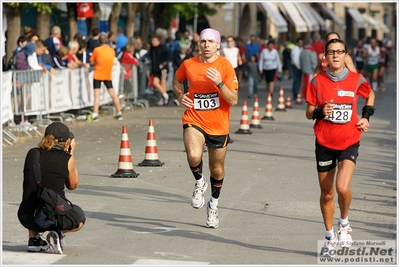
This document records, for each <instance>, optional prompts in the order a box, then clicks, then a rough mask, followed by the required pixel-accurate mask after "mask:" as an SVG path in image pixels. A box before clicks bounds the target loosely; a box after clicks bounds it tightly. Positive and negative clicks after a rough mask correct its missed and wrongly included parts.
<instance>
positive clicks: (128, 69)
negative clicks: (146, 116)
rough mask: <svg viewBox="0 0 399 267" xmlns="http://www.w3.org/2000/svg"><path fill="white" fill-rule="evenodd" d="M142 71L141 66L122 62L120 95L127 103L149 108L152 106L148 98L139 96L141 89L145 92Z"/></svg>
mask: <svg viewBox="0 0 399 267" xmlns="http://www.w3.org/2000/svg"><path fill="white" fill-rule="evenodd" d="M141 72H142V71H141V70H140V66H136V65H133V64H121V72H120V73H121V74H120V75H121V76H120V79H119V81H120V82H119V97H120V98H121V99H124V100H125V104H126V105H132V106H139V107H141V108H143V109H147V108H149V106H150V102H149V101H148V100H147V99H143V98H139V96H140V93H139V91H143V92H144V89H143V86H142V83H143V82H142V81H141V79H142V77H141V76H142V73H141ZM144 75H145V72H144ZM144 88H145V87H144ZM139 89H140V90H139ZM132 108H133V107H132Z"/></svg>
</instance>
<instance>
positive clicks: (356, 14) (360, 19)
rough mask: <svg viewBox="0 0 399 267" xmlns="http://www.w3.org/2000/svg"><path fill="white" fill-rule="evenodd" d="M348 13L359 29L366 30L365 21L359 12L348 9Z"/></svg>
mask: <svg viewBox="0 0 399 267" xmlns="http://www.w3.org/2000/svg"><path fill="white" fill-rule="evenodd" d="M348 13H349V14H350V15H351V17H352V18H353V20H354V21H355V22H356V24H357V27H358V28H359V29H364V28H366V21H365V20H364V18H363V17H362V14H360V12H359V10H358V9H356V8H348Z"/></svg>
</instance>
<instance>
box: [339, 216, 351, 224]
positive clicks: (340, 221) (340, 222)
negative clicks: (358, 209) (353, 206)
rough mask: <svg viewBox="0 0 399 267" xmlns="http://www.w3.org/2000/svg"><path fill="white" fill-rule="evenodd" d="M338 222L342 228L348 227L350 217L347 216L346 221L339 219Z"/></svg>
mask: <svg viewBox="0 0 399 267" xmlns="http://www.w3.org/2000/svg"><path fill="white" fill-rule="evenodd" d="M338 222H339V224H341V225H342V226H346V225H348V223H349V220H348V216H346V218H345V219H341V218H339V220H338Z"/></svg>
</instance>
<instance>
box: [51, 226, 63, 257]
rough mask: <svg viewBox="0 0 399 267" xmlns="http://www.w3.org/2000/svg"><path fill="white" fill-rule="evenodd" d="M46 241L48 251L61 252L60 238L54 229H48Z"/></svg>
mask: <svg viewBox="0 0 399 267" xmlns="http://www.w3.org/2000/svg"><path fill="white" fill-rule="evenodd" d="M47 242H48V244H49V245H50V246H49V248H48V249H47V252H48V253H53V254H62V248H61V242H60V238H59V236H58V234H57V232H56V231H50V232H49V233H48V235H47Z"/></svg>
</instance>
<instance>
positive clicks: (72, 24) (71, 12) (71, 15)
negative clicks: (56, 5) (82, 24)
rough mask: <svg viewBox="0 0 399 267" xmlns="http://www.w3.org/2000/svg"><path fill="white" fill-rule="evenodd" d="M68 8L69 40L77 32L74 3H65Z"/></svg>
mask: <svg viewBox="0 0 399 267" xmlns="http://www.w3.org/2000/svg"><path fill="white" fill-rule="evenodd" d="M67 8H68V24H69V40H73V37H74V36H75V34H76V33H77V32H78V21H77V11H76V4H75V3H67Z"/></svg>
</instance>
